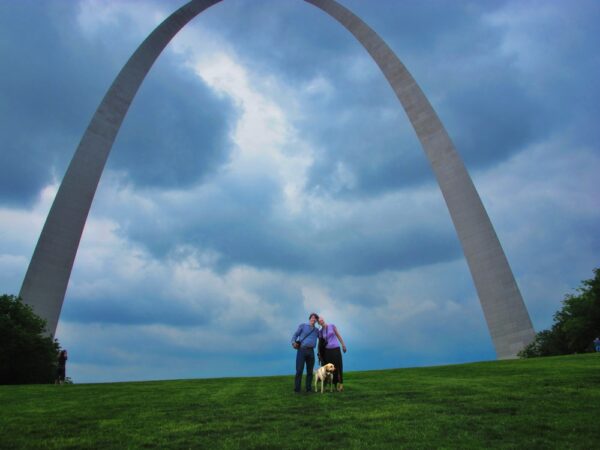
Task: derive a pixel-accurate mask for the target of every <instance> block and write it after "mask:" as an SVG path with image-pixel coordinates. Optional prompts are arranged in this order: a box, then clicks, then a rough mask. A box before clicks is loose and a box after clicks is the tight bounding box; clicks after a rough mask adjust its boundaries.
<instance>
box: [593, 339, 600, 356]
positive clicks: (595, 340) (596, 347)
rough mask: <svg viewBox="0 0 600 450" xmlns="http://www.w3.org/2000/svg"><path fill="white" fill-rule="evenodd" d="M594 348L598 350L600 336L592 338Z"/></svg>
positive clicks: (599, 348)
mask: <svg viewBox="0 0 600 450" xmlns="http://www.w3.org/2000/svg"><path fill="white" fill-rule="evenodd" d="M594 349H595V350H596V351H597V352H600V337H597V338H596V339H594Z"/></svg>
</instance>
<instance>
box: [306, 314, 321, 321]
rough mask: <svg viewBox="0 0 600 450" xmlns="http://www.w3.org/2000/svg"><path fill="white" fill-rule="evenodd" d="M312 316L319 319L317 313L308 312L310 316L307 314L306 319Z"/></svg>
mask: <svg viewBox="0 0 600 450" xmlns="http://www.w3.org/2000/svg"><path fill="white" fill-rule="evenodd" d="M312 316H315V319H317V320H319V315H318V314H317V313H310V316H308V320H310V318H311V317H312Z"/></svg>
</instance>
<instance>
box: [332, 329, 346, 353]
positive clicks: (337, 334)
mask: <svg viewBox="0 0 600 450" xmlns="http://www.w3.org/2000/svg"><path fill="white" fill-rule="evenodd" d="M333 331H334V332H335V335H336V336H337V338H338V340H339V341H340V344H342V350H344V353H346V344H344V340H343V339H342V336H341V335H340V332H339V331H338V329H337V327H336V326H334V327H333Z"/></svg>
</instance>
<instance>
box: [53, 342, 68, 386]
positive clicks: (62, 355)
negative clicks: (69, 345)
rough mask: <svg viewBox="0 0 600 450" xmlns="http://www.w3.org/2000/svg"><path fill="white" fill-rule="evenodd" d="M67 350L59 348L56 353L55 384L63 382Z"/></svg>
mask: <svg viewBox="0 0 600 450" xmlns="http://www.w3.org/2000/svg"><path fill="white" fill-rule="evenodd" d="M67 359H68V356H67V351H66V350H61V351H60V352H59V353H58V367H57V369H56V381H55V382H54V383H55V384H63V383H64V382H65V375H66V372H67Z"/></svg>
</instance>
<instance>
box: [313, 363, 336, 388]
mask: <svg viewBox="0 0 600 450" xmlns="http://www.w3.org/2000/svg"><path fill="white" fill-rule="evenodd" d="M333 372H335V366H334V365H333V364H331V363H329V364H325V365H324V366H321V367H319V368H318V369H317V370H315V372H314V374H313V375H314V379H315V392H317V383H318V382H319V380H320V381H321V394H322V393H323V387H324V386H325V381H328V382H329V387H330V391H331V392H333Z"/></svg>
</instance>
